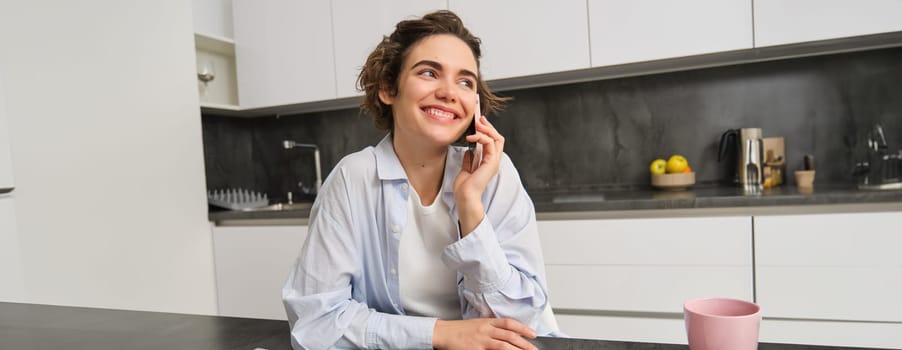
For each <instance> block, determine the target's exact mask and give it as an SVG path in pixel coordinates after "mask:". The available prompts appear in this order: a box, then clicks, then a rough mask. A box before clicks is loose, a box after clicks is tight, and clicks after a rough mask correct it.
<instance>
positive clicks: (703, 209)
mask: <svg viewBox="0 0 902 350" xmlns="http://www.w3.org/2000/svg"><path fill="white" fill-rule="evenodd" d="M530 197H531V198H532V200H533V203H535V207H536V213H537V217H538V219H539V220H555V219H558V220H563V219H589V218H597V219H600V218H625V217H665V216H706V215H768V214H788V213H818V212H854V211H885V210H902V190H888V191H865V190H859V189H858V188H857V187H856V186H855V185H844V184H838V185H826V184H825V185H822V184H818V185H816V186H815V187H814V189H811V190H807V191H806V190H802V189H799V188H797V187H794V186H781V187H776V188H772V189H768V190H763V191H761V192H760V193H745V192H743V190H742V189H741V188H739V187H735V186H725V185H719V184H697V185H695V186H693V187H691V188H689V189H686V190H681V191H661V190H655V189H652V188H651V187H643V186H634V187H614V186H611V187H585V188H575V189H568V190H556V191H542V192H538V191H533V192H531V193H530ZM309 215H310V211H309V210H306V209H305V210H286V211H260V212H237V211H220V212H211V213H210V215H209V219H210V220H211V221H215V222H217V223H224V222H229V221H235V220H306V218H307V217H308V216H309ZM304 223H305V222H304Z"/></svg>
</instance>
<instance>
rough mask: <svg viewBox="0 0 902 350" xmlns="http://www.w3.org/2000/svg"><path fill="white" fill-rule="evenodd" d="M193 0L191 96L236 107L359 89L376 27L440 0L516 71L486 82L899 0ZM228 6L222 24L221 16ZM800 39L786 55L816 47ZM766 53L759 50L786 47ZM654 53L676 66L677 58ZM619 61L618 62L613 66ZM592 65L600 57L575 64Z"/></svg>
mask: <svg viewBox="0 0 902 350" xmlns="http://www.w3.org/2000/svg"><path fill="white" fill-rule="evenodd" d="M193 1H194V5H195V14H194V17H195V30H196V31H197V34H196V37H197V38H200V39H210V38H212V39H213V40H212V41H213V42H214V44H216V45H213V46H212V48H206V49H203V48H201V47H200V44H199V49H198V56H197V57H198V73H202V72H205V71H210V70H211V69H212V70H213V71H214V72H215V74H216V77H215V79H214V80H212V81H211V82H209V83H208V84H201V85H199V90H200V92H201V94H200V96H201V103H202V105H204V103H206V104H207V106H208V107H209V105H210V104H211V103H212V104H218V105H220V106H223V107H234V109H236V110H239V112H241V111H243V110H247V109H256V108H264V107H274V106H285V108H283V109H285V110H291V111H293V112H295V113H302V112H305V111H308V110H310V109H314V108H346V107H349V106H350V105H349V104H348V101H351V100H354V99H353V98H352V97H356V96H359V95H360V94H361V93H360V92H358V91H357V86H356V82H357V76H358V74H359V72H360V68H361V67H362V65H363V64H364V62H365V60H366V58H367V55H368V54H369V53H370V52H371V51H372V50H373V49H374V48H375V47H376V45H377V44H378V43H379V42H380V40H381V39H382V37H383V36H384V35H387V34H389V33H391V32H392V31H393V30H394V26H395V24H396V23H398V21H401V20H403V19H409V18H419V17H421V16H422V15H424V14H426V13H428V12H431V11H434V10H439V9H444V8H447V9H449V10H451V11H454V12H455V13H457V14H458V15H459V16H460V17H461V18H462V19H463V21H464V24H465V25H466V26H467V27H468V28H469V29H470V30H471V31H472V32H473V34H475V35H476V36H477V37H479V38H480V39H482V43H483V45H482V59H481V66H480V70H481V72H482V74H483V79H485V80H505V79H508V78H518V79H509V80H505V81H502V82H498V85H496V87H497V86H504V84H508V85H506V86H507V87H508V88H519V87H523V86H533V85H535V84H539V85H549V84H558V83H564V82H572V81H579V80H580V76H582V75H583V74H595V75H591V76H590V75H586V76H585V79H586V80H591V79H602V78H605V77H606V75H605V72H607V71H612V72H613V71H616V72H618V74H621V75H622V74H623V73H624V71H626V72H631V73H632V74H645V73H646V72H647V71H643V69H646V68H645V67H646V65H642V64H638V65H629V64H632V63H639V62H647V61H655V60H665V59H670V58H678V57H687V56H698V55H704V54H713V53H723V52H728V51H737V50H738V51H737V53H738V54H737V55H722V56H717V55H711V56H703V57H701V58H700V59H702V60H703V59H705V58H707V57H713V58H711V60H714V61H713V62H711V61H708V62H706V63H705V64H711V63H717V64H729V63H731V62H721V61H717V60H718V59H720V60H736V62H742V61H743V60H746V61H754V60H758V59H761V58H762V56H760V55H759V54H760V52H759V51H756V50H753V49H754V48H755V47H762V46H768V45H779V44H788V43H800V42H806V41H812V40H822V39H831V38H839V37H848V36H859V35H867V34H873V33H881V32H891V31H902V1H900V0H872V1H867V2H852V1H850V0H793V1H783V0H756V1H750V0H685V1H667V0H647V1H626V0H561V1H555V2H548V1H537V0H527V1H522V0H495V1H478V0H396V1H392V0H373V1H360V0H307V1H302V0H267V1H253V0H193ZM229 4H230V5H231V8H230V9H229ZM228 13H231V14H232V21H231V22H230V23H229V21H228V20H223V19H222V16H223V15H227V14H228ZM230 29H231V30H232V31H233V32H234V48H230V47H229V45H231V39H229V38H228V36H229V35H230V33H229V31H230ZM220 35H222V37H220ZM217 40H219V41H221V42H217ZM205 41H210V40H198V43H203V42H205ZM223 42H224V44H223ZM846 45H850V46H854V45H855V44H854V43H846ZM223 47H224V48H223ZM799 47H800V48H799V49H798V50H796V51H794V52H793V53H792V54H791V55H790V56H798V55H800V54H802V55H804V54H818V53H819V52H815V50H817V49H816V48H815V49H811V48H805V47H804V45H799ZM229 50H233V51H234V54H233V55H232V57H230V56H229V55H228V52H229ZM806 50H808V51H806ZM834 51H835V50H834ZM211 52H212V53H211ZM223 52H225V54H223ZM775 54H776V55H777V56H773V57H771V56H768V57H767V59H776V58H781V57H787V56H779V55H780V54H781V53H780V52H776V53H775ZM782 54H783V55H787V54H786V53H782ZM719 57H720V58H719ZM664 64H665V65H667V64H669V65H670V66H668V67H669V69H670V70H679V69H682V68H684V66H680V65H682V64H685V63H684V62H683V61H680V60H671V61H667V62H664ZM618 65H625V66H622V67H612V66H618ZM592 67H602V68H601V69H595V70H588V71H587V72H588V73H587V72H583V71H581V70H583V69H586V68H592ZM607 67H611V69H608V68H607ZM621 68H622V69H621ZM685 68H689V67H688V66H685ZM236 70H237V72H235V71H236ZM233 72H234V73H233ZM561 72H563V74H555V73H561ZM608 77H609V76H608ZM236 81H237V83H236ZM324 100H326V101H329V100H331V102H326V103H325V104H324V103H319V101H324ZM239 102H240V103H239ZM307 102H317V103H312V104H306V103H307ZM330 103H331V104H330ZM239 106H240V107H239ZM254 112H255V113H263V114H265V113H268V112H266V111H259V110H258V111H254Z"/></svg>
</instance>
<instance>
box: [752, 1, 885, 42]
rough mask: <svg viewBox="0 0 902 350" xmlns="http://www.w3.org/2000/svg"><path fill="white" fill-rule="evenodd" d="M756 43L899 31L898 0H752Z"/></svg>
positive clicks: (801, 40)
mask: <svg viewBox="0 0 902 350" xmlns="http://www.w3.org/2000/svg"><path fill="white" fill-rule="evenodd" d="M754 4H755V46H756V47H762V46H771V45H781V44H790V43H797V42H804V41H813V40H824V39H833V38H842V37H849V36H857V35H866V34H876V33H883V32H893V31H899V30H902V1H899V0H869V1H851V0H793V1H785V0H755V2H754Z"/></svg>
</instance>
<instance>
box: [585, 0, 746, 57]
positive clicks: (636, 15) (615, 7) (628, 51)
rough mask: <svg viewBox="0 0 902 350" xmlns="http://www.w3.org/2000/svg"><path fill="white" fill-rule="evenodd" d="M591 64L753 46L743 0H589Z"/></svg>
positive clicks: (744, 0) (695, 53)
mask: <svg viewBox="0 0 902 350" xmlns="http://www.w3.org/2000/svg"><path fill="white" fill-rule="evenodd" d="M588 7H589V24H590V25H589V28H590V35H589V37H590V38H591V42H590V43H591V47H592V50H591V51H592V66H593V67H599V66H608V65H615V64H623V63H632V62H641V61H650V60H656V59H664V58H672V57H682V56H690V55H698V54H705V53H712V52H721V51H731V50H739V49H748V48H751V47H752V5H751V2H750V1H748V0H687V1H667V0H652V1H622V0H588Z"/></svg>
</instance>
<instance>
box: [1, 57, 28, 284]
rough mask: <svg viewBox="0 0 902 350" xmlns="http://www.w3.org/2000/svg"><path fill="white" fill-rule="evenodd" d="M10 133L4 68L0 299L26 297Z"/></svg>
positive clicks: (2, 93) (2, 91)
mask: <svg viewBox="0 0 902 350" xmlns="http://www.w3.org/2000/svg"><path fill="white" fill-rule="evenodd" d="M10 136H11V131H10V116H9V115H7V108H6V91H5V90H4V86H3V76H2V72H0V282H2V283H0V301H25V287H24V280H23V273H22V259H21V256H20V252H21V245H20V239H19V230H18V228H17V224H16V192H15V183H14V181H13V159H12V151H11V149H10V145H11V143H12V140H11V139H10Z"/></svg>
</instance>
